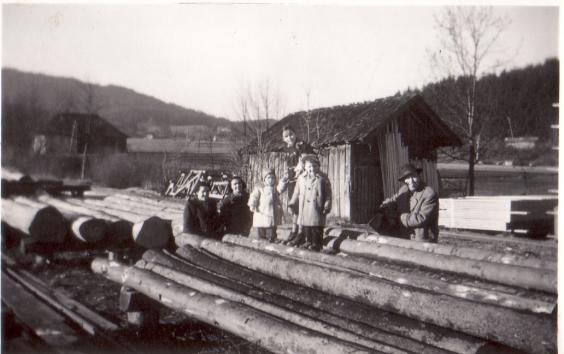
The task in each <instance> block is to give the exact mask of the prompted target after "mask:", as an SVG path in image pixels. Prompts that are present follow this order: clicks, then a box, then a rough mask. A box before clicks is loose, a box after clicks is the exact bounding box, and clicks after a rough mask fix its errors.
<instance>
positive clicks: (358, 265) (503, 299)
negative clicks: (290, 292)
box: [223, 235, 556, 314]
mask: <svg viewBox="0 0 564 354" xmlns="http://www.w3.org/2000/svg"><path fill="white" fill-rule="evenodd" d="M223 242H228V243H232V244H235V245H239V246H243V247H248V248H252V249H256V250H261V251H266V252H269V253H273V254H278V255H281V256H285V257H290V258H296V259H299V260H302V261H304V262H308V263H314V264H318V265H322V266H329V267H335V268H336V269H348V270H356V271H359V272H362V273H363V274H364V275H367V276H370V277H376V278H378V279H385V280H389V281H391V282H394V283H397V284H405V285H409V286H413V287H416V288H420V289H425V290H428V291H433V292H437V293H440V294H445V295H449V296H453V297H458V298H463V299H467V300H471V301H476V302H483V303H488V304H493V305H496V306H502V307H508V308H512V309H516V310H522V311H528V312H533V313H546V314H550V313H552V312H553V311H554V310H555V308H556V299H555V301H554V303H549V302H546V301H541V300H536V299H530V298H525V297H522V296H515V295H511V294H505V293H501V292H499V291H491V290H487V289H482V288H477V287H472V286H467V285H461V284H453V283H448V282H446V281H442V280H436V279H434V278H432V277H428V276H422V275H421V274H417V275H411V274H409V273H408V272H400V271H397V270H394V269H392V268H384V267H381V266H378V267H375V266H374V264H373V263H372V261H371V260H369V259H366V258H363V257H355V258H351V257H342V256H335V255H329V254H323V253H319V252H311V251H307V250H302V249H296V248H294V247H288V246H283V245H278V244H272V243H267V242H263V241H261V240H250V239H247V238H244V237H240V236H237V235H225V236H224V237H223Z"/></svg>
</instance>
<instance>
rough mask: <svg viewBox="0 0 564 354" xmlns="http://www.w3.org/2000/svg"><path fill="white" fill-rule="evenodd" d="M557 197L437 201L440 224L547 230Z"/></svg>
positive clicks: (474, 227) (494, 229)
mask: <svg viewBox="0 0 564 354" xmlns="http://www.w3.org/2000/svg"><path fill="white" fill-rule="evenodd" d="M557 205H558V197H556V196H551V195H546V196H545V195H539V196H480V197H464V198H449V199H440V200H439V226H444V227H447V228H455V229H468V230H486V231H496V232H516V233H535V232H544V233H546V232H547V231H550V230H548V229H551V228H552V227H553V226H552V225H553V223H554V217H553V216H551V215H550V214H549V213H547V212H549V211H552V210H554V207H555V206H557Z"/></svg>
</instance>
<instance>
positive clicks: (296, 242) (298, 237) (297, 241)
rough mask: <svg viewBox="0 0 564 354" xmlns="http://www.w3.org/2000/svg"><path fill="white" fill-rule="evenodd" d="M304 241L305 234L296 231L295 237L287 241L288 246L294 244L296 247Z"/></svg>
mask: <svg viewBox="0 0 564 354" xmlns="http://www.w3.org/2000/svg"><path fill="white" fill-rule="evenodd" d="M304 242H305V235H304V233H303V232H298V233H297V234H296V237H295V238H294V239H293V240H292V241H290V242H288V246H296V247H297V246H300V245H302V244H303V243H304Z"/></svg>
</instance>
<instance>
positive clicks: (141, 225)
mask: <svg viewBox="0 0 564 354" xmlns="http://www.w3.org/2000/svg"><path fill="white" fill-rule="evenodd" d="M67 200H68V201H69V202H70V203H72V204H75V205H81V206H84V207H86V208H91V209H94V210H97V211H99V212H104V213H106V214H110V215H112V216H114V217H117V218H120V219H123V220H125V221H129V222H131V223H133V227H132V236H133V241H134V242H135V243H136V244H137V245H139V246H141V247H143V248H147V249H152V248H164V247H166V246H167V245H169V244H170V242H171V240H172V226H171V221H170V220H165V219H162V218H160V217H158V216H148V215H143V214H138V213H132V212H128V211H123V210H116V209H113V208H112V207H111V206H109V205H104V204H100V203H98V202H96V203H94V201H93V200H88V199H84V201H82V200H80V199H76V198H69V199H67Z"/></svg>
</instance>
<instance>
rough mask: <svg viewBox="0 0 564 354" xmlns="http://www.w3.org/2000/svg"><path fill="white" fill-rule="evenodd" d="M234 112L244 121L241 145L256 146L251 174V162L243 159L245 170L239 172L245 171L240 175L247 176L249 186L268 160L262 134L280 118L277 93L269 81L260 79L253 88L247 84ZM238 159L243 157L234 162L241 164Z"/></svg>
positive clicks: (241, 91) (240, 93) (279, 100)
mask: <svg viewBox="0 0 564 354" xmlns="http://www.w3.org/2000/svg"><path fill="white" fill-rule="evenodd" d="M235 111H236V114H237V116H238V118H239V119H240V120H241V121H243V132H244V138H243V139H244V144H245V145H246V146H248V145H249V144H251V143H254V144H255V147H256V160H255V163H257V164H258V165H257V166H254V168H253V169H252V170H253V171H251V167H250V161H248V159H246V158H243V160H244V166H245V167H244V168H243V169H238V170H239V171H241V172H243V171H244V172H245V173H243V175H246V176H248V178H247V183H249V186H252V185H253V180H254V179H255V178H258V177H259V174H260V172H261V170H262V168H263V167H264V166H265V164H266V161H267V154H266V153H267V152H268V146H267V145H266V144H265V142H264V140H263V134H264V132H266V130H267V129H268V128H269V125H270V121H271V120H277V119H279V118H280V117H281V116H282V100H281V96H280V92H279V90H278V89H277V88H276V86H274V85H272V83H271V82H270V81H269V80H263V81H261V82H259V83H258V84H257V85H255V86H252V85H251V84H247V85H246V86H243V89H241V90H239V92H238V95H237V101H236V108H235ZM233 157H235V156H233ZM241 159H242V157H241V156H238V157H236V158H235V159H234V162H237V163H239V164H240V163H241ZM240 166H241V165H240Z"/></svg>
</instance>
